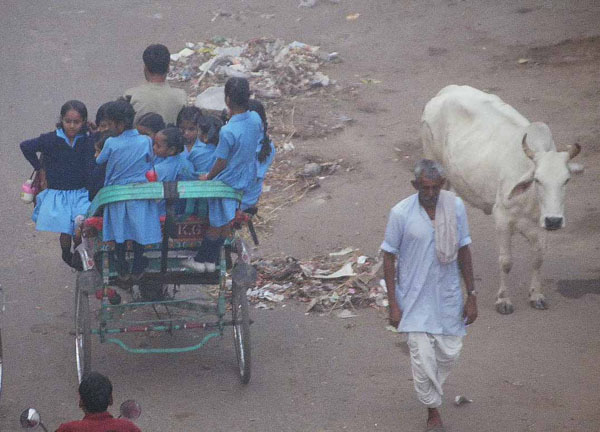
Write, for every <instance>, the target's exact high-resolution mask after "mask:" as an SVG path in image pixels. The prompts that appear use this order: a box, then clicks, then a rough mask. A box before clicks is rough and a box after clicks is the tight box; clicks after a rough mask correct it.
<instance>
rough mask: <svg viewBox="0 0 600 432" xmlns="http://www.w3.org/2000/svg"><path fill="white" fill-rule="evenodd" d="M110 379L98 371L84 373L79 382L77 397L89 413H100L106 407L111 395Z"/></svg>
mask: <svg viewBox="0 0 600 432" xmlns="http://www.w3.org/2000/svg"><path fill="white" fill-rule="evenodd" d="M112 390H113V388H112V384H111V382H110V380H109V379H108V378H107V377H105V376H104V375H102V374H99V373H98V372H90V373H88V374H86V375H85V376H84V377H83V379H82V380H81V384H79V397H80V398H81V401H82V403H83V406H84V407H85V409H86V411H87V412H89V413H100V412H104V411H106V410H107V409H108V405H109V404H110V399H111V396H112Z"/></svg>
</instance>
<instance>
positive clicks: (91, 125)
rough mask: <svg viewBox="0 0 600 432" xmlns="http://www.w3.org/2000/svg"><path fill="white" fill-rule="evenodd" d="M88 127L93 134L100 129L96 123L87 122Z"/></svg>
mask: <svg viewBox="0 0 600 432" xmlns="http://www.w3.org/2000/svg"><path fill="white" fill-rule="evenodd" d="M87 127H88V129H89V130H90V131H92V132H96V130H97V129H98V126H96V123H94V122H93V121H89V122H87Z"/></svg>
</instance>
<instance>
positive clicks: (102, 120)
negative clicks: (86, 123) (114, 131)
mask: <svg viewBox="0 0 600 432" xmlns="http://www.w3.org/2000/svg"><path fill="white" fill-rule="evenodd" d="M111 103H112V102H106V103H104V104H102V105H100V108H98V111H96V130H97V131H98V132H105V131H107V130H108V121H107V119H106V110H107V109H108V107H109V106H110V104H111Z"/></svg>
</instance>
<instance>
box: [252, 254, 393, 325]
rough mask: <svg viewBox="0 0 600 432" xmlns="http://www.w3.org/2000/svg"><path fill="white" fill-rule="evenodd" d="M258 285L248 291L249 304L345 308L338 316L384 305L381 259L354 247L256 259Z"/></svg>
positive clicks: (316, 309)
mask: <svg viewBox="0 0 600 432" xmlns="http://www.w3.org/2000/svg"><path fill="white" fill-rule="evenodd" d="M254 266H255V267H256V269H257V270H258V280H257V286H256V287H255V288H252V289H249V290H248V297H249V299H250V301H251V302H252V303H260V302H262V303H265V304H276V303H281V302H283V301H284V300H286V299H296V300H298V301H300V302H303V303H307V306H306V312H307V313H308V312H327V313H331V312H332V311H334V310H348V311H347V312H344V313H341V315H340V314H336V316H338V317H340V318H352V317H354V316H356V315H355V314H354V313H352V312H351V311H350V310H353V309H355V308H358V307H367V306H368V307H374V308H385V307H387V294H386V290H385V284H381V282H380V275H379V273H380V269H381V266H382V261H381V260H379V259H378V258H372V257H368V256H366V255H362V254H361V253H360V251H359V250H357V249H353V248H346V249H342V250H341V251H339V252H333V253H331V254H328V255H326V256H319V257H315V258H313V259H309V260H303V261H300V260H297V259H296V258H293V257H285V258H274V259H259V260H257V261H256V262H255V263H254Z"/></svg>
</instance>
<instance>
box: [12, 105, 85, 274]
mask: <svg viewBox="0 0 600 432" xmlns="http://www.w3.org/2000/svg"><path fill="white" fill-rule="evenodd" d="M86 124H87V108H86V107H85V105H84V104H83V103H82V102H80V101H77V100H70V101H68V102H66V103H65V104H64V105H63V106H62V107H61V109H60V122H59V123H58V124H57V125H56V128H57V129H56V130H55V131H54V132H49V133H46V134H42V135H40V136H39V137H38V138H33V139H30V140H27V141H23V142H22V143H21V151H22V152H23V155H24V156H25V158H26V159H27V160H28V161H29V163H30V164H31V166H33V169H34V170H36V171H39V170H40V169H42V168H44V169H45V170H46V181H47V183H48V188H47V189H45V190H44V191H42V192H41V193H40V194H38V196H37V201H36V205H35V209H34V211H33V215H32V219H33V221H34V222H35V223H36V229H38V230H40V231H50V232H56V233H60V247H61V249H62V259H63V261H64V262H66V263H67V264H69V265H70V266H71V267H74V268H77V269H81V262H78V263H77V264H74V263H73V253H72V252H71V244H72V237H73V233H74V228H75V226H74V222H75V218H76V217H77V216H79V215H85V213H86V212H87V209H88V207H89V205H90V201H89V200H88V193H87V190H86V188H85V186H86V182H87V175H86V167H89V166H90V160H93V157H94V147H93V143H92V142H91V140H90V139H89V135H88V134H87V126H86ZM38 153H40V154H41V159H42V161H43V162H42V161H40V158H38V156H37V154H38Z"/></svg>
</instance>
